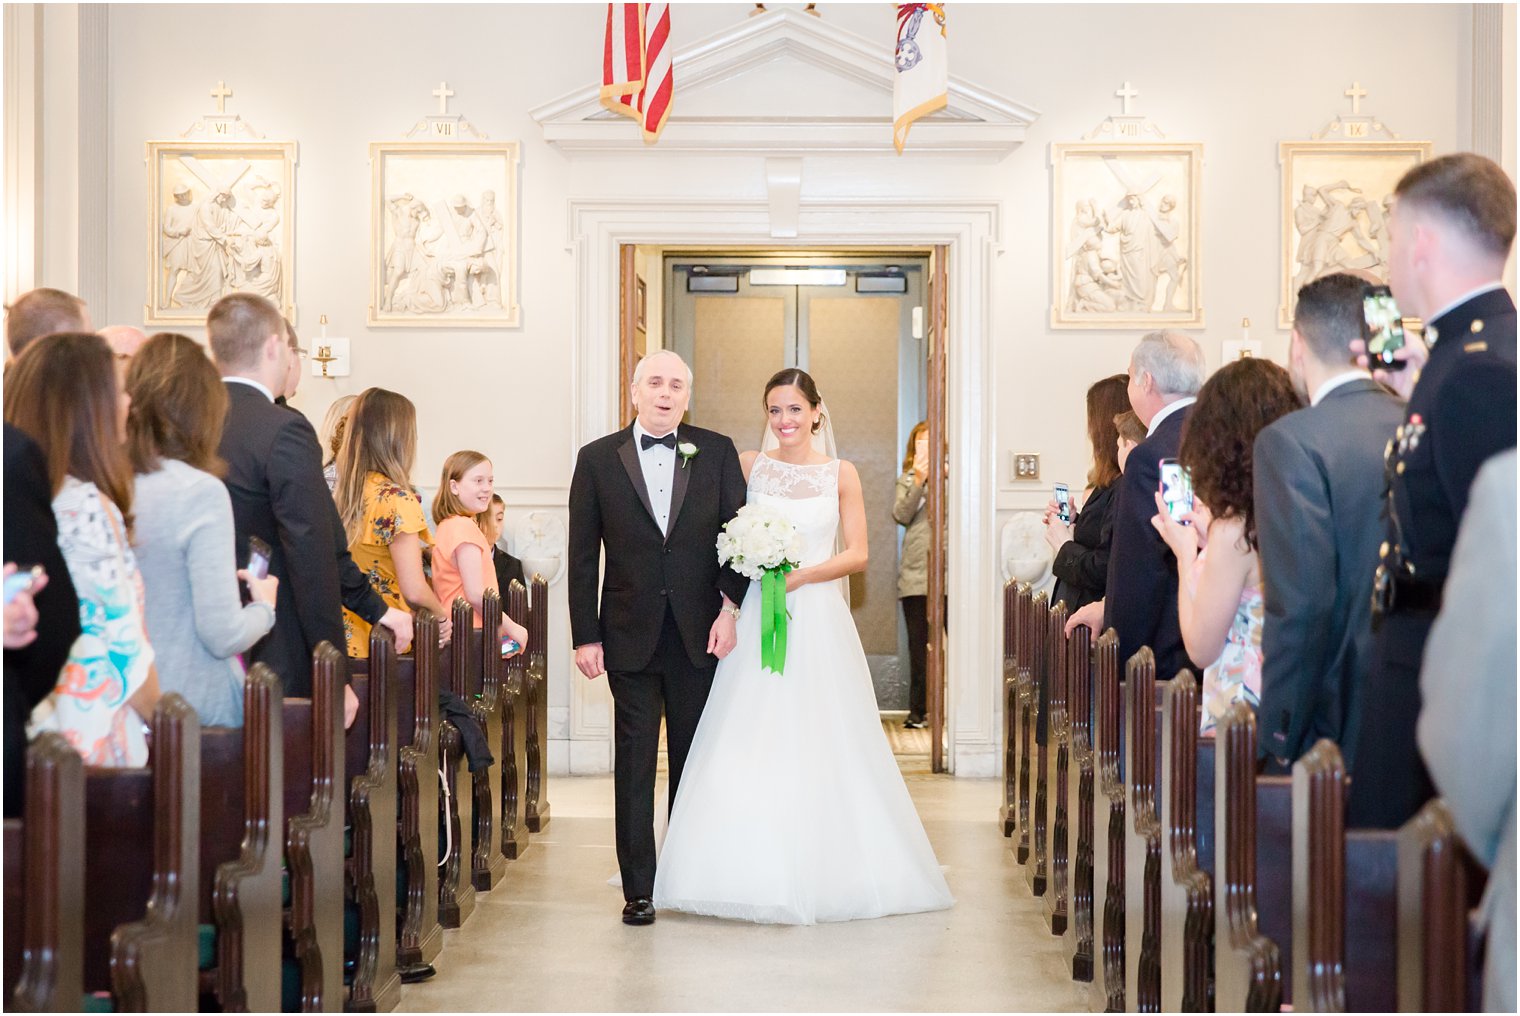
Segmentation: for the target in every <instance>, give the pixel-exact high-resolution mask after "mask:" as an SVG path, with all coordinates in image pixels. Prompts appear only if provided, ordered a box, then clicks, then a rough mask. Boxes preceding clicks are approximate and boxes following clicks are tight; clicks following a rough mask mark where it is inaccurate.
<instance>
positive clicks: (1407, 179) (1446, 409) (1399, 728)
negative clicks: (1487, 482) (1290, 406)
mask: <svg viewBox="0 0 1520 1016" xmlns="http://www.w3.org/2000/svg"><path fill="white" fill-rule="evenodd" d="M1388 240H1389V256H1388V281H1389V285H1390V286H1391V287H1392V288H1393V295H1394V298H1395V299H1397V300H1398V303H1399V309H1400V310H1401V311H1402V312H1403V313H1405V314H1410V315H1414V316H1417V317H1420V318H1421V319H1423V320H1424V321H1426V322H1427V324H1426V329H1425V333H1426V337H1427V339H1428V341H1429V345H1428V347H1427V345H1426V344H1425V343H1422V342H1420V341H1419V340H1418V339H1416V338H1411V340H1410V341H1409V343H1408V345H1407V346H1406V347H1405V348H1404V349H1403V350H1402V351H1401V352H1400V353H1399V354H1398V358H1399V359H1402V360H1404V362H1405V363H1406V364H1407V367H1406V368H1405V369H1403V370H1396V371H1387V370H1377V371H1376V372H1375V376H1376V377H1377V378H1378V379H1379V380H1380V381H1383V382H1384V383H1385V384H1388V385H1390V386H1391V387H1393V388H1394V390H1395V391H1397V392H1399V393H1400V394H1403V395H1406V396H1407V397H1408V399H1409V404H1408V406H1407V408H1406V410H1405V415H1404V418H1403V422H1402V423H1401V425H1400V426H1399V427H1398V429H1397V430H1396V431H1395V432H1394V435H1393V440H1392V441H1391V442H1389V445H1388V451H1387V455H1386V474H1385V475H1386V476H1387V480H1388V497H1387V502H1386V511H1385V515H1386V517H1387V530H1386V534H1385V536H1384V539H1385V541H1386V547H1387V551H1386V553H1385V554H1384V556H1383V560H1382V563H1381V564H1380V565H1379V566H1378V570H1377V576H1376V578H1375V579H1374V586H1373V596H1374V605H1373V625H1374V628H1375V635H1374V648H1373V660H1372V671H1371V674H1370V675H1369V677H1368V683H1367V701H1366V706H1365V708H1364V709H1363V711H1362V726H1361V730H1362V732H1361V734H1360V736H1359V739H1358V744H1357V777H1356V780H1355V781H1354V782H1353V783H1352V785H1351V799H1350V801H1349V802H1348V803H1347V821H1349V822H1351V823H1352V824H1353V825H1359V826H1374V827H1378V828H1384V829H1394V828H1397V827H1399V826H1400V825H1402V824H1403V823H1404V822H1406V821H1407V820H1408V819H1409V818H1411V817H1412V816H1413V815H1414V814H1415V812H1417V811H1418V810H1419V809H1420V807H1421V806H1422V805H1424V803H1425V802H1426V801H1428V800H1429V799H1430V798H1431V797H1433V796H1434V795H1435V788H1434V787H1433V786H1432V784H1431V781H1430V774H1429V773H1428V772H1427V771H1426V768H1425V765H1424V762H1423V761H1422V760H1421V758H1420V754H1419V750H1418V748H1417V746H1416V741H1415V725H1416V723H1417V720H1418V717H1419V712H1420V681H1419V677H1420V661H1421V657H1422V656H1423V655H1424V651H1425V640H1426V638H1427V636H1428V635H1429V634H1430V628H1431V625H1432V624H1433V623H1434V621H1435V618H1436V614H1437V612H1438V611H1439V610H1440V609H1441V597H1442V589H1443V587H1444V585H1445V583H1446V572H1447V569H1448V568H1449V566H1450V563H1451V553H1452V548H1453V546H1454V545H1455V543H1456V536H1457V526H1458V524H1459V523H1460V522H1461V521H1462V513H1463V512H1464V511H1465V510H1466V508H1467V497H1468V493H1469V490H1470V488H1471V487H1472V483H1473V479H1474V478H1475V477H1476V476H1477V473H1478V469H1479V467H1481V466H1482V465H1483V463H1484V462H1485V461H1486V460H1487V459H1488V458H1490V457H1491V456H1493V455H1495V454H1497V453H1499V452H1501V451H1505V450H1506V449H1510V448H1513V447H1515V414H1516V396H1515V386H1516V375H1515V303H1514V301H1513V300H1512V299H1510V295H1509V293H1507V292H1506V291H1505V289H1504V285H1503V283H1502V282H1501V281H1500V280H1501V279H1502V278H1503V275H1504V265H1505V262H1506V261H1507V260H1508V259H1509V253H1510V249H1511V248H1512V247H1513V246H1514V242H1515V185H1514V183H1512V182H1511V181H1510V179H1509V177H1508V176H1506V175H1505V173H1504V170H1503V169H1501V168H1499V166H1498V164H1497V163H1495V162H1493V161H1492V160H1490V159H1485V158H1484V157H1483V156H1481V155H1475V154H1473V153H1471V152H1463V153H1459V154H1456V155H1446V156H1442V157H1441V158H1439V159H1433V160H1431V161H1430V162H1425V163H1422V164H1420V165H1419V166H1416V167H1415V168H1414V169H1412V170H1410V171H1409V172H1408V173H1406V174H1404V177H1403V179H1401V180H1400V181H1399V183H1398V186H1397V187H1396V188H1395V189H1394V206H1393V214H1392V215H1391V217H1390V218H1389V230H1388ZM1353 350H1354V351H1355V352H1357V353H1359V354H1360V353H1363V352H1364V347H1363V344H1362V343H1361V342H1357V343H1356V344H1355V345H1354V346H1353ZM1442 665H1443V661H1440V660H1431V661H1430V662H1429V666H1428V667H1427V670H1429V671H1433V672H1440V668H1441V667H1442ZM1446 676H1447V678H1448V679H1450V680H1461V677H1462V675H1460V674H1457V673H1451V674H1447V675H1446Z"/></svg>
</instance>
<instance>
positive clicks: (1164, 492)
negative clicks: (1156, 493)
mask: <svg viewBox="0 0 1520 1016" xmlns="http://www.w3.org/2000/svg"><path fill="white" fill-rule="evenodd" d="M1161 503H1162V504H1164V505H1166V513H1167V514H1168V515H1170V516H1171V517H1172V518H1173V519H1175V520H1176V521H1178V522H1181V523H1182V524H1183V525H1187V524H1188V523H1187V521H1186V517H1187V516H1188V515H1189V514H1190V513H1191V512H1192V510H1193V478H1192V477H1191V476H1190V475H1188V471H1187V469H1186V468H1185V467H1184V466H1183V465H1182V463H1181V462H1178V461H1177V460H1176V459H1162V460H1161Z"/></svg>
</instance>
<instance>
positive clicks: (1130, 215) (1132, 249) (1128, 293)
mask: <svg viewBox="0 0 1520 1016" xmlns="http://www.w3.org/2000/svg"><path fill="white" fill-rule="evenodd" d="M1108 231H1109V232H1112V233H1118V234H1119V274H1120V275H1121V276H1122V277H1123V279H1124V300H1123V309H1125V310H1139V311H1148V310H1150V308H1151V302H1152V301H1153V300H1154V299H1155V296H1156V274H1155V273H1154V272H1153V271H1151V237H1152V236H1153V235H1154V233H1155V227H1154V225H1153V224H1152V223H1151V216H1150V213H1149V212H1148V211H1146V209H1145V205H1144V203H1143V202H1142V201H1141V200H1140V195H1138V194H1126V195H1125V197H1124V207H1123V210H1122V211H1120V212H1119V214H1118V215H1117V216H1115V217H1114V219H1113V220H1112V221H1111V222H1110V223H1109V226H1108Z"/></svg>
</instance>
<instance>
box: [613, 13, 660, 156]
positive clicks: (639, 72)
mask: <svg viewBox="0 0 1520 1016" xmlns="http://www.w3.org/2000/svg"><path fill="white" fill-rule="evenodd" d="M674 95H675V80H674V77H673V75H672V73H671V52H670V5H669V4H608V5H607V31H606V34H605V37H604V39H603V43H602V105H603V106H606V107H607V108H608V109H610V110H612V111H613V112H615V113H621V114H622V115H624V116H626V117H630V118H632V119H634V120H637V121H638V122H639V123H640V125H642V126H643V128H644V140H645V141H649V142H653V141H655V140H657V139H658V138H659V136H660V131H661V130H662V129H663V128H664V127H665V121H666V119H667V118H668V117H669V116H670V106H671V100H672V99H673V98H674Z"/></svg>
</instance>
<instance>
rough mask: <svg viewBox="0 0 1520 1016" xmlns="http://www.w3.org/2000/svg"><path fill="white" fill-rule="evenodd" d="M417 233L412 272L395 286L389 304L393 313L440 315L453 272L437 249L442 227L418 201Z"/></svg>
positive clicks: (452, 278)
mask: <svg viewBox="0 0 1520 1016" xmlns="http://www.w3.org/2000/svg"><path fill="white" fill-rule="evenodd" d="M416 216H417V233H416V247H415V256H414V257H413V259H412V269H411V272H410V273H409V274H408V275H407V277H406V278H405V279H404V280H403V281H402V282H401V284H400V285H399V286H398V287H397V290H396V293H395V296H394V299H393V301H392V304H393V307H394V309H395V310H409V311H413V312H415V313H419V314H441V313H443V312H444V311H446V310H448V309H449V291H450V289H451V288H452V286H453V284H454V269H453V267H452V266H450V265H448V264H447V263H445V261H444V252H443V250H442V249H441V247H442V244H443V240H444V232H443V227H442V226H441V225H439V224H438V223H437V222H435V221H434V220H433V214H432V212H430V211H429V210H428V207H427V206H426V205H425V204H422V203H421V202H418V203H417V209H416Z"/></svg>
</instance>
